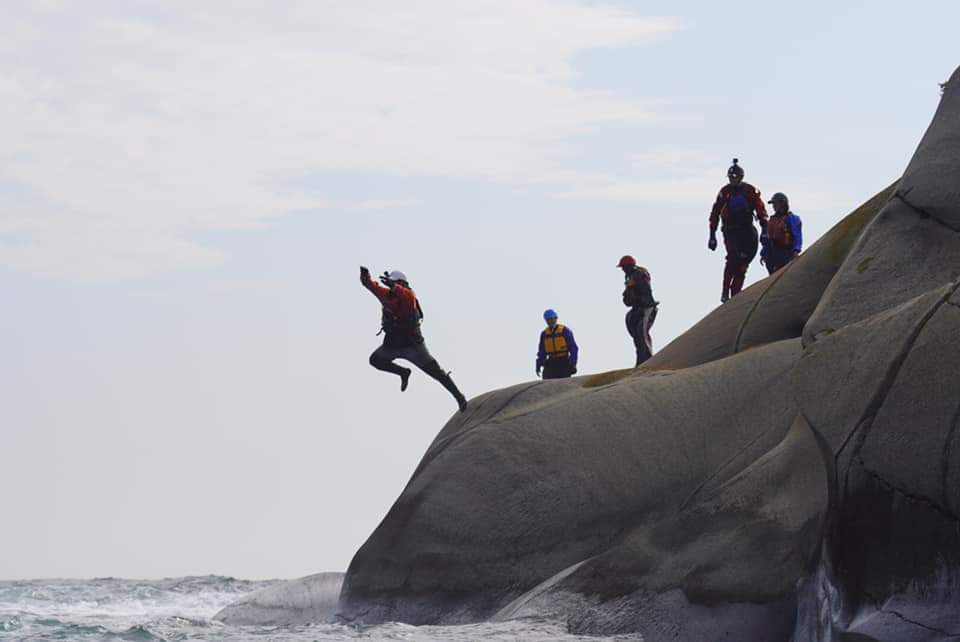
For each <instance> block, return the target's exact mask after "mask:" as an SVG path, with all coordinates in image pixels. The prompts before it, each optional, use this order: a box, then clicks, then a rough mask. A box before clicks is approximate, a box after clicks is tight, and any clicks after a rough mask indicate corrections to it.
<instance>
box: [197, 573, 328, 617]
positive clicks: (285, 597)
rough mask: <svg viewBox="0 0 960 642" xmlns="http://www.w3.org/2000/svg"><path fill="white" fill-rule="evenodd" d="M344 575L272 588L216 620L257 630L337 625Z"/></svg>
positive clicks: (249, 597) (320, 575)
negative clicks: (277, 626) (322, 623)
mask: <svg viewBox="0 0 960 642" xmlns="http://www.w3.org/2000/svg"><path fill="white" fill-rule="evenodd" d="M342 586H343V573H317V574H315V575H308V576H307V577H301V578H300V579H297V580H291V581H289V582H283V583H281V584H277V585H275V586H270V587H268V588H265V589H263V590H260V591H256V592H254V593H251V594H249V595H245V596H244V597H243V598H241V599H240V600H238V601H236V602H234V603H233V604H231V605H229V606H227V607H226V608H224V609H223V610H221V611H220V612H219V613H217V614H216V615H215V616H214V619H216V620H219V621H221V622H225V623H227V624H248V625H257V626H271V625H296V624H316V623H321V622H333V621H335V620H336V619H337V618H336V615H337V611H338V610H339V598H340V589H341V587H342Z"/></svg>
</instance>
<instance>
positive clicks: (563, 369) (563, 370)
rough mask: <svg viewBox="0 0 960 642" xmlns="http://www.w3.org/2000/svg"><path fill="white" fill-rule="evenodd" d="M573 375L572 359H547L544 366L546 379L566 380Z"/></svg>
mask: <svg viewBox="0 0 960 642" xmlns="http://www.w3.org/2000/svg"><path fill="white" fill-rule="evenodd" d="M572 375H573V366H572V365H570V359H567V358H561V359H547V361H546V363H544V364H543V378H544V379H565V378H567V377H570V376H572Z"/></svg>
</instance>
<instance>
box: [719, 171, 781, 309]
mask: <svg viewBox="0 0 960 642" xmlns="http://www.w3.org/2000/svg"><path fill="white" fill-rule="evenodd" d="M754 218H756V219H757V220H758V221H759V222H760V227H761V228H766V226H767V210H766V208H765V207H764V205H763V199H762V198H760V192H759V191H757V189H756V188H755V187H754V186H753V185H751V184H750V183H743V182H741V183H740V184H738V185H725V186H724V187H723V188H722V189H721V190H720V193H719V194H717V200H716V201H715V202H714V204H713V209H711V210H710V234H711V235H713V234H716V231H717V226H718V225H720V224H721V223H722V227H721V228H720V229H721V231H722V232H723V245H724V247H725V248H726V251H727V256H726V263H725V265H724V268H723V294H724V298H726V296H727V295H728V294H729V296H734V295H735V294H737V293H739V292H740V290H742V289H743V282H744V281H745V280H746V278H747V268H748V267H750V262H751V261H752V260H753V259H754V257H755V256H756V255H757V246H758V238H757V228H756V227H754V225H753V219H754Z"/></svg>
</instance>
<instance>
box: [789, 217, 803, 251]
mask: <svg viewBox="0 0 960 642" xmlns="http://www.w3.org/2000/svg"><path fill="white" fill-rule="evenodd" d="M790 227H791V229H792V231H793V253H794V254H800V252H802V251H803V221H801V220H800V217H799V216H797V215H796V214H794V215H793V216H792V217H791V218H790Z"/></svg>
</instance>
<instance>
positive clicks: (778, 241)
mask: <svg viewBox="0 0 960 642" xmlns="http://www.w3.org/2000/svg"><path fill="white" fill-rule="evenodd" d="M767 203H770V204H771V205H773V216H771V217H770V220H769V221H768V222H767V233H766V234H764V235H762V236H761V237H760V242H761V243H762V244H763V249H761V250H760V262H761V263H763V264H764V265H766V266H767V272H769V273H770V274H773V273H774V272H776V271H777V270H779V269H780V268H782V267H783V266H785V265H786V264H787V263H789V262H790V261H792V260H793V259H795V258H796V257H798V256H800V252H801V251H803V222H802V221H801V220H800V217H799V216H797V215H796V214H794V213H793V212H791V211H790V200H789V199H788V198H787V195H786V194H784V193H783V192H777V193H776V194H774V195H773V198H771V199H770V200H769V201H767Z"/></svg>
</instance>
